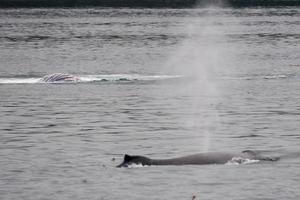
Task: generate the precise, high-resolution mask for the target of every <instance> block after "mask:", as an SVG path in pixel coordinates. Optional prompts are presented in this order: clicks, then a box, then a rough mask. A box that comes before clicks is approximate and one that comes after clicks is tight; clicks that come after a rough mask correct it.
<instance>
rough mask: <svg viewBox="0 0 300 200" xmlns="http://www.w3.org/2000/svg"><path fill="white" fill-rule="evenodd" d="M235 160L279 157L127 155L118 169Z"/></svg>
mask: <svg viewBox="0 0 300 200" xmlns="http://www.w3.org/2000/svg"><path fill="white" fill-rule="evenodd" d="M234 158H238V159H240V160H245V159H250V160H259V161H277V160H279V157H263V156H261V155H259V154H258V153H256V152H255V151H251V150H245V151H242V152H241V153H224V152H207V153H198V154H194V155H188V156H183V157H178V158H170V159H151V158H148V157H145V156H137V155H134V156H132V155H127V154H125V156H124V161H123V162H122V163H121V164H119V165H118V166H117V167H128V166H130V165H131V164H138V165H148V166H150V165H207V164H226V163H227V162H229V161H231V160H232V159H234Z"/></svg>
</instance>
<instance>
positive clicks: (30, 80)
mask: <svg viewBox="0 0 300 200" xmlns="http://www.w3.org/2000/svg"><path fill="white" fill-rule="evenodd" d="M75 77H76V79H74V81H70V80H67V79H66V80H59V81H53V82H47V83H51V84H52V83H93V82H111V83H120V82H136V81H159V80H167V79H177V78H180V77H181V76H178V75H177V76H176V75H173V76H172V75H139V74H107V75H105V74H103V75H75ZM37 83H46V82H45V81H43V77H39V78H37V77H7V78H6V77H1V78H0V84H37Z"/></svg>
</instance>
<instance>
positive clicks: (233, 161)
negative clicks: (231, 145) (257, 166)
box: [225, 157, 259, 165]
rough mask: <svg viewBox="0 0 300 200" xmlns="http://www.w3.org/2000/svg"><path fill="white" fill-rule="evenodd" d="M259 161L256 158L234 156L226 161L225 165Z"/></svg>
mask: <svg viewBox="0 0 300 200" xmlns="http://www.w3.org/2000/svg"><path fill="white" fill-rule="evenodd" d="M258 162H259V160H255V159H249V158H241V157H233V158H232V159H231V160H229V161H228V162H227V163H225V165H247V164H253V163H258Z"/></svg>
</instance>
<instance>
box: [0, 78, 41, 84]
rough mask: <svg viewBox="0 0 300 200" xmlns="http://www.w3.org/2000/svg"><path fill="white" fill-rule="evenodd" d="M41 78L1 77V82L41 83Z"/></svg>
mask: <svg viewBox="0 0 300 200" xmlns="http://www.w3.org/2000/svg"><path fill="white" fill-rule="evenodd" d="M40 80H41V79H40V78H0V84H32V83H39V82H40Z"/></svg>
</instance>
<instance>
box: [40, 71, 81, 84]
mask: <svg viewBox="0 0 300 200" xmlns="http://www.w3.org/2000/svg"><path fill="white" fill-rule="evenodd" d="M41 81H43V82H46V83H51V82H62V81H67V82H76V81H79V78H78V77H76V76H74V75H71V74H64V73H54V74H49V75H46V76H44V77H43V78H42V79H41Z"/></svg>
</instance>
